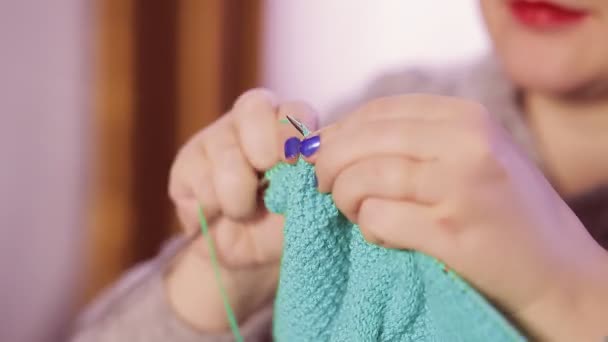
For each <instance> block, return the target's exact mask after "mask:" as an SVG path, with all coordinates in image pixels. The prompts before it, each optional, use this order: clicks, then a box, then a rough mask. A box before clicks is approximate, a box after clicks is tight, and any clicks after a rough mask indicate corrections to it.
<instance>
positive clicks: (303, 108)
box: [277, 101, 319, 163]
mask: <svg viewBox="0 0 608 342" xmlns="http://www.w3.org/2000/svg"><path fill="white" fill-rule="evenodd" d="M277 114H278V118H277V122H278V123H279V130H278V139H279V141H281V142H283V143H284V144H282V145H281V146H279V149H280V150H279V153H280V154H281V155H282V156H283V160H284V161H287V162H290V163H294V162H295V161H296V160H297V158H298V155H299V150H300V143H299V140H302V139H304V137H303V136H302V135H301V134H300V132H298V130H297V129H295V128H294V127H293V126H292V125H291V124H290V123H284V121H283V120H285V119H286V117H287V115H289V116H291V117H293V118H295V119H296V120H298V121H300V122H301V123H303V124H304V125H306V127H307V128H308V129H309V130H310V131H311V132H312V131H315V130H316V129H317V126H318V121H319V115H318V114H317V112H316V111H315V109H314V108H312V107H311V106H310V105H308V104H307V103H305V102H302V101H290V102H285V103H283V104H281V105H280V106H279V110H278V113H277ZM293 138H296V139H297V140H296V139H293ZM288 141H289V142H288ZM290 142H291V143H290Z"/></svg>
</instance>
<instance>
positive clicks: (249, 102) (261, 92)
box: [233, 88, 276, 113]
mask: <svg viewBox="0 0 608 342" xmlns="http://www.w3.org/2000/svg"><path fill="white" fill-rule="evenodd" d="M275 105H276V97H275V95H274V93H272V92H271V91H270V90H268V89H264V88H255V89H251V90H248V91H246V92H244V93H243V94H242V95H241V96H239V97H238V98H237V99H236V101H235V102H234V106H233V109H239V110H238V112H242V113H248V112H250V111H252V110H255V109H258V108H260V107H263V106H269V107H274V106H275Z"/></svg>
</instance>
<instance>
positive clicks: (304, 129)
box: [286, 115, 310, 137]
mask: <svg viewBox="0 0 608 342" xmlns="http://www.w3.org/2000/svg"><path fill="white" fill-rule="evenodd" d="M286 117H287V120H288V121H289V123H290V124H291V125H292V126H293V127H295V128H296V129H297V130H298V132H300V134H302V136H304V137H306V136H307V135H308V134H310V130H309V129H308V127H306V125H304V124H303V123H301V122H300V121H298V120H297V119H295V118H294V117H292V116H291V115H286Z"/></svg>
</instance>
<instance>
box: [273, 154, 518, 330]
mask: <svg viewBox="0 0 608 342" xmlns="http://www.w3.org/2000/svg"><path fill="white" fill-rule="evenodd" d="M266 176H267V177H268V178H269V179H271V182H270V186H269V188H268V189H267V191H266V195H265V202H266V206H267V207H268V208H269V210H271V211H273V212H276V213H281V214H283V215H284V216H285V230H284V247H283V248H284V250H283V257H282V261H281V275H280V280H279V289H278V293H277V297H276V301H275V314H274V325H273V334H274V337H275V340H277V341H290V342H291V341H296V342H297V341H467V342H471V341H473V342H475V341H497V342H500V341H524V340H525V338H524V337H523V336H522V335H521V334H520V333H519V332H518V331H517V330H516V329H515V328H514V327H513V326H512V325H511V324H509V322H507V320H505V319H504V318H503V317H502V316H501V314H500V313H499V312H498V311H497V310H496V309H494V308H493V307H492V306H491V305H490V304H489V303H488V302H487V301H486V300H485V299H484V298H483V297H482V296H481V295H480V294H479V293H478V292H476V291H475V290H474V289H473V288H472V287H471V286H469V285H468V284H467V283H466V282H464V281H463V280H462V279H461V278H459V277H458V276H457V275H456V274H454V273H453V272H451V271H447V270H446V269H445V268H444V267H443V265H441V264H440V263H439V262H438V261H436V260H435V259H433V258H431V257H429V256H426V255H424V254H422V253H418V252H413V251H399V250H392V249H385V248H382V247H378V246H376V245H372V244H369V243H367V241H366V240H365V239H364V238H363V236H362V234H361V232H360V230H359V229H358V227H357V226H356V225H355V224H353V223H351V222H349V221H348V220H347V219H346V218H345V217H344V216H343V215H342V214H341V213H340V212H339V211H338V209H336V206H335V205H334V202H333V200H332V198H331V195H329V194H321V193H319V192H318V191H317V190H316V187H315V180H314V169H313V166H312V165H310V164H308V163H306V162H305V161H303V160H299V161H298V163H297V164H296V165H287V164H280V165H278V166H277V167H275V168H274V169H273V170H271V171H269V172H268V173H267V175H266Z"/></svg>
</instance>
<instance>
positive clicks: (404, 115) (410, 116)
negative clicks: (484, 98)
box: [348, 94, 465, 122]
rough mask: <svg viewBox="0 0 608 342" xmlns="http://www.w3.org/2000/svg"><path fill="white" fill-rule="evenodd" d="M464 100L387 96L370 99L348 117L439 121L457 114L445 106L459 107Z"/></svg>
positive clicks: (375, 119) (439, 97)
mask: <svg viewBox="0 0 608 342" xmlns="http://www.w3.org/2000/svg"><path fill="white" fill-rule="evenodd" d="M464 102H465V101H463V100H462V99H458V98H455V97H448V96H438V95H428V94H405V95H396V96H388V97H383V98H379V99H376V100H373V101H370V102H368V103H366V104H364V105H363V106H361V107H359V108H357V109H356V110H355V111H354V112H353V113H352V114H351V115H350V116H349V118H348V119H349V120H352V121H356V120H360V119H365V120H370V121H377V120H391V119H407V120H413V121H425V122H439V121H444V120H449V119H451V118H452V117H455V116H457V115H454V112H453V110H452V111H449V110H448V111H446V108H450V109H454V108H461V107H462V104H463V103H464Z"/></svg>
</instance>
